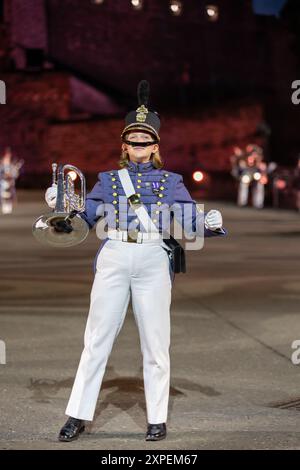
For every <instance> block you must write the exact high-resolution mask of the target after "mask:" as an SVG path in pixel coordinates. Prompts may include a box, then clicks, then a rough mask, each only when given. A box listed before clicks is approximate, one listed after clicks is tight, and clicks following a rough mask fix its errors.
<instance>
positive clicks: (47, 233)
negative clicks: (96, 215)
mask: <svg viewBox="0 0 300 470" xmlns="http://www.w3.org/2000/svg"><path fill="white" fill-rule="evenodd" d="M66 171H67V173H66V174H65V172H66ZM72 173H73V175H74V176H75V178H77V176H78V177H79V179H80V193H79V194H77V193H76V191H75V185H74V181H73V178H72V177H71V174H72ZM52 182H53V184H57V197H56V205H55V209H54V210H53V212H48V213H47V214H44V215H41V216H40V217H39V218H38V219H37V220H36V221H35V222H34V224H33V227H32V232H33V235H34V236H35V238H36V239H37V240H38V241H39V242H41V243H43V244H47V245H52V246H56V247H62V248H64V247H67V246H73V245H77V244H78V243H81V242H82V241H83V240H85V238H86V237H87V235H88V233H89V226H88V224H87V223H86V222H85V220H83V219H82V218H81V217H80V216H79V215H78V213H80V212H83V211H84V209H85V195H86V185H85V177H84V175H83V173H82V172H81V171H80V170H79V169H78V168H76V166H73V165H68V164H66V165H61V164H59V165H57V164H56V163H53V164H52ZM63 220H64V221H67V222H68V223H69V224H70V225H71V227H72V229H73V230H72V231H71V232H70V233H65V232H57V231H56V230H55V227H54V225H55V223H57V222H59V221H63Z"/></svg>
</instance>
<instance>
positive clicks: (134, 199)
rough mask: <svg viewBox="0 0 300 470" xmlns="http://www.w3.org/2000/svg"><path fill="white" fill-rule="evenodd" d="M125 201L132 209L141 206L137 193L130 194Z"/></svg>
mask: <svg viewBox="0 0 300 470" xmlns="http://www.w3.org/2000/svg"><path fill="white" fill-rule="evenodd" d="M127 199H128V202H129V204H130V206H131V207H132V208H133V209H138V208H139V207H141V205H142V203H141V199H140V196H139V195H138V194H137V193H134V194H132V195H131V196H129V197H128V198H127Z"/></svg>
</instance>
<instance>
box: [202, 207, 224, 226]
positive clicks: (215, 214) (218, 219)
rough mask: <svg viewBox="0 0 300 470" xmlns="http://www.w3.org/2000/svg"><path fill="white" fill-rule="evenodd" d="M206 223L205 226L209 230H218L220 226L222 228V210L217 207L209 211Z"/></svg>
mask: <svg viewBox="0 0 300 470" xmlns="http://www.w3.org/2000/svg"><path fill="white" fill-rule="evenodd" d="M204 225H205V228H207V229H209V230H217V229H219V228H222V225H223V219H222V214H221V212H220V211H217V210H215V209H212V210H211V211H209V212H208V213H207V214H206V216H205V219H204Z"/></svg>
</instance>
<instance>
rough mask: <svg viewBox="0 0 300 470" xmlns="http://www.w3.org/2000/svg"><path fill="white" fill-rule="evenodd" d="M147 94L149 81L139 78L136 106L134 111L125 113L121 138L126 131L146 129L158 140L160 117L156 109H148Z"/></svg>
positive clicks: (148, 92) (148, 93)
mask: <svg viewBox="0 0 300 470" xmlns="http://www.w3.org/2000/svg"><path fill="white" fill-rule="evenodd" d="M149 95H150V85H149V82H147V80H141V81H140V82H139V84H138V86H137V99H138V108H137V109H136V110H135V111H130V112H129V113H128V114H127V115H126V117H125V127H124V129H123V132H122V134H121V138H122V140H124V137H125V134H126V133H127V132H129V131H133V130H141V131H148V132H150V133H151V134H152V136H153V137H154V138H155V140H156V141H157V142H158V141H159V140H160V137H159V134H158V132H159V128H160V119H159V115H158V113H157V112H156V111H150V110H149V109H148V102H149Z"/></svg>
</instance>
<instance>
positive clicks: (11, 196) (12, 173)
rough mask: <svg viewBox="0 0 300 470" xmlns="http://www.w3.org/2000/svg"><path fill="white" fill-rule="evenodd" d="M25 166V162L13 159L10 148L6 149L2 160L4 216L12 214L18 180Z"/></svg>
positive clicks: (0, 195)
mask: <svg viewBox="0 0 300 470" xmlns="http://www.w3.org/2000/svg"><path fill="white" fill-rule="evenodd" d="M23 164H24V160H18V159H17V158H13V157H12V153H11V149H10V148H9V147H7V148H6V149H5V152H4V155H3V157H2V158H1V159H0V203H1V210H2V213H3V214H11V213H12V210H13V204H14V202H15V201H16V179H17V178H18V176H19V174H20V169H21V168H22V166H23Z"/></svg>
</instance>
